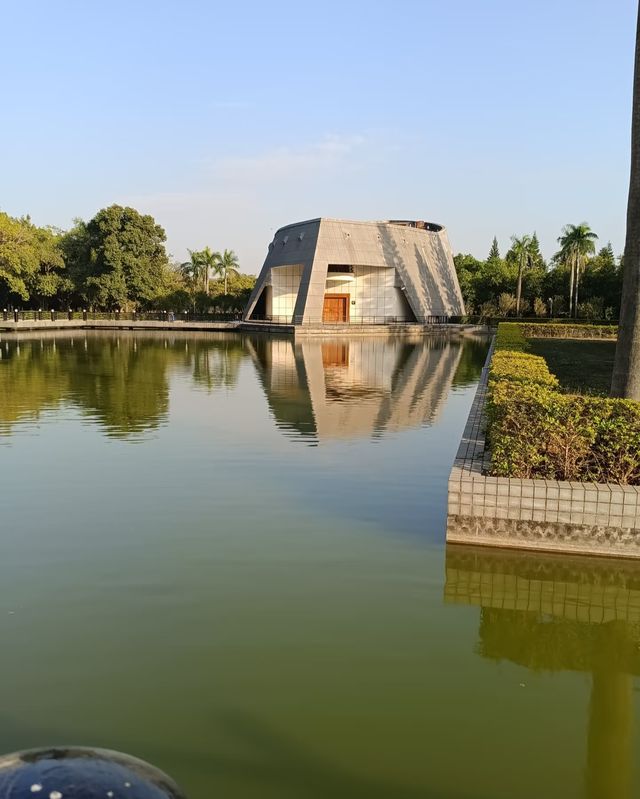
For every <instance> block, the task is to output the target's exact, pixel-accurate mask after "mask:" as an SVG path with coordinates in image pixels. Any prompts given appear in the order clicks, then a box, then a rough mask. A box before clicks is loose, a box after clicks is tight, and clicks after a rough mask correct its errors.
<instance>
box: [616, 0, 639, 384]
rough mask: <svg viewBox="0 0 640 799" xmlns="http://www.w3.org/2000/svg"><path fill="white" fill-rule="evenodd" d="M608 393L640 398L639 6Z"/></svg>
mask: <svg viewBox="0 0 640 799" xmlns="http://www.w3.org/2000/svg"><path fill="white" fill-rule="evenodd" d="M611 396H612V397H625V398H627V399H633V400H640V10H639V12H638V26H637V28H636V58H635V74H634V81H633V107H632V112H631V177H630V181H629V198H628V200H627V237H626V241H625V245H624V272H623V280H622V306H621V308H620V327H619V329H618V343H617V344H616V357H615V361H614V365H613V379H612V381H611Z"/></svg>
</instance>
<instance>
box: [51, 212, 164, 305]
mask: <svg viewBox="0 0 640 799" xmlns="http://www.w3.org/2000/svg"><path fill="white" fill-rule="evenodd" d="M165 239H166V236H165V232H164V230H163V229H162V227H160V225H158V224H156V222H155V220H154V219H153V217H152V216H149V215H142V214H140V213H139V212H138V211H136V210H135V209H134V208H123V207H122V206H120V205H112V206H110V207H109V208H103V209H102V210H101V211H98V213H97V214H96V215H95V216H94V217H93V219H91V220H90V221H89V222H87V223H84V222H82V221H78V222H76V225H75V227H74V228H73V230H72V231H70V232H69V233H68V234H67V236H65V239H64V242H63V248H64V250H65V255H66V259H67V263H68V264H69V272H70V275H71V277H72V279H74V282H75V285H76V288H77V291H78V293H79V295H80V296H81V297H82V298H83V300H85V301H86V302H89V303H90V304H92V305H98V306H100V307H102V308H127V307H133V308H137V307H148V306H150V305H152V304H153V303H154V302H155V301H156V300H157V299H158V297H159V296H160V292H161V289H162V285H163V281H164V277H165V273H166V271H167V269H168V259H167V253H166V250H165V247H164V242H165Z"/></svg>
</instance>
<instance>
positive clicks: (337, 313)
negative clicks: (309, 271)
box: [322, 294, 350, 323]
mask: <svg viewBox="0 0 640 799" xmlns="http://www.w3.org/2000/svg"><path fill="white" fill-rule="evenodd" d="M349 300H350V297H349V295H348V294H325V295H324V307H323V309H322V321H323V322H329V323H331V322H334V323H335V322H348V321H349Z"/></svg>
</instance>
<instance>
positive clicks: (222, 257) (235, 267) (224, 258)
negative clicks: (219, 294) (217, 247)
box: [213, 250, 240, 296]
mask: <svg viewBox="0 0 640 799" xmlns="http://www.w3.org/2000/svg"><path fill="white" fill-rule="evenodd" d="M213 255H214V263H215V267H214V268H215V271H216V272H217V273H218V274H219V275H222V277H224V293H225V296H226V294H227V285H228V283H227V280H228V277H229V274H230V273H231V274H232V275H233V274H235V275H237V274H238V272H239V271H240V263H239V261H238V256H237V255H236V254H235V252H234V251H233V250H225V251H224V252H223V253H219V252H215V253H213Z"/></svg>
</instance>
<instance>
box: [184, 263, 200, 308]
mask: <svg viewBox="0 0 640 799" xmlns="http://www.w3.org/2000/svg"><path fill="white" fill-rule="evenodd" d="M188 252H189V255H190V258H189V260H188V261H184V263H181V264H180V272H181V273H182V276H183V277H184V279H185V281H186V283H187V285H188V286H189V291H190V293H191V299H192V302H193V309H194V311H195V307H196V298H195V295H196V291H197V288H198V285H199V283H200V281H201V280H202V261H201V259H200V253H199V252H198V251H197V250H189V251H188Z"/></svg>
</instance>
